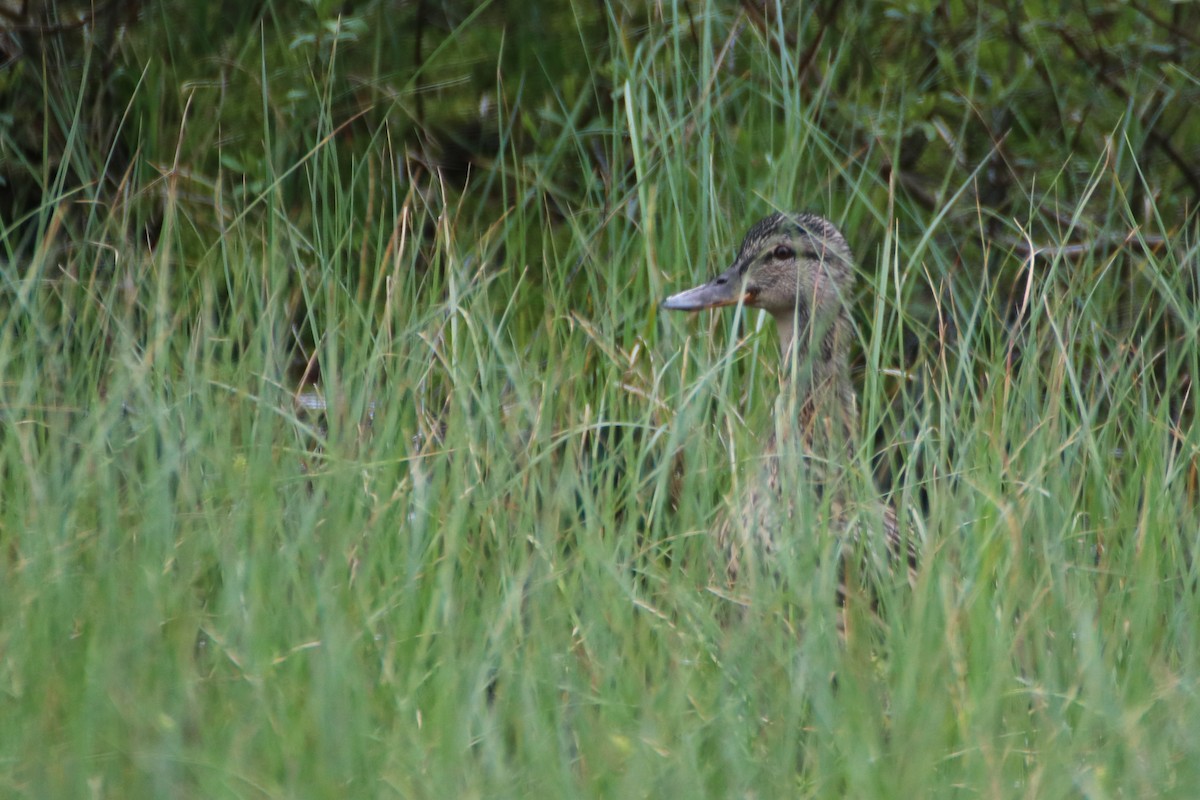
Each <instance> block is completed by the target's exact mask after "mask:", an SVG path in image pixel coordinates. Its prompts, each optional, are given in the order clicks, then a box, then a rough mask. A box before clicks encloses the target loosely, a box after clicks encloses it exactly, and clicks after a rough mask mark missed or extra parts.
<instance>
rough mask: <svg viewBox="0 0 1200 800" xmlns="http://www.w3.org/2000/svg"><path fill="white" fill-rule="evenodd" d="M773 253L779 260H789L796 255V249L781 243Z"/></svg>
mask: <svg viewBox="0 0 1200 800" xmlns="http://www.w3.org/2000/svg"><path fill="white" fill-rule="evenodd" d="M772 255H773V256H775V259H776V260H777V261H787V260H788V259H790V258H793V257H794V256H795V255H796V251H795V250H793V249H792V248H790V247H788V246H787V245H786V244H781V245H779V246H778V247H776V248H775V252H774V253H772Z"/></svg>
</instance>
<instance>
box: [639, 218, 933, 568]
mask: <svg viewBox="0 0 1200 800" xmlns="http://www.w3.org/2000/svg"><path fill="white" fill-rule="evenodd" d="M853 285H854V261H853V256H852V255H851V253H850V247H849V245H847V244H846V240H845V239H844V238H843V237H842V234H841V233H840V232H839V231H838V230H837V228H835V227H834V226H833V224H832V223H830V222H829V221H828V220H826V219H823V218H822V217H819V216H815V215H812V214H772V215H771V216H769V217H766V218H765V219H762V220H760V221H759V222H757V223H755V225H754V226H753V227H752V228H750V231H749V232H748V233H747V234H746V237H745V239H744V240H743V242H742V246H741V249H740V250H739V251H738V255H737V258H736V259H734V262H733V264H732V265H731V266H730V267H729V268H728V269H726V270H725V271H724V272H722V273H721V274H720V275H718V276H717V277H716V278H714V279H713V280H711V281H709V282H708V283H705V284H703V285H701V286H697V287H696V288H694V289H689V290H687V291H684V292H680V293H678V294H675V295H672V296H671V297H669V298H667V299H666V301H664V302H663V308H666V309H671V310H678V311H699V310H702V309H706V308H718V307H721V306H736V305H738V304H739V303H740V304H742V305H745V306H748V307H751V308H761V309H764V310H765V311H767V312H769V313H770V314H771V315H772V316H773V317H774V318H775V324H776V327H777V328H778V331H779V343H780V349H781V354H782V360H783V365H784V368H783V369H781V370H780V374H781V379H782V384H783V386H782V390H781V392H780V395H779V398H778V400H777V401H776V404H775V415H774V416H775V428H774V431H773V432H772V434H771V435H770V437H769V439H768V441H767V443H766V447H765V453H764V458H763V463H762V466H761V468H760V470H759V474H758V475H756V476H754V477H753V478H752V479H751V480H750V482H749V484H748V486H747V488H746V490H745V491H744V492H743V495H742V497H740V498H739V508H738V513H736V514H734V515H731V516H727V517H726V518H725V519H724V520H723V521H722V523H721V524H720V525H719V526H718V529H717V535H718V537H719V540H720V542H721V545H722V548H723V550H724V552H726V554H727V556H728V567H727V573H728V576H729V578H730V580H731V581H733V580H736V579H737V578H738V576H739V574H740V573H743V572H745V571H746V567H747V562H759V563H760V564H761V565H763V566H766V567H768V568H769V567H770V566H771V564H772V562H773V561H774V559H775V556H776V554H777V553H778V552H779V550H780V547H781V545H782V544H783V543H784V541H785V538H784V537H786V536H788V535H791V534H792V533H793V532H794V531H796V530H797V529H799V528H801V527H802V525H803V523H802V517H803V516H804V515H806V514H807V515H809V516H808V517H807V519H808V521H809V523H810V525H809V527H811V528H812V529H827V530H830V531H833V532H836V533H838V534H843V535H845V534H849V535H848V536H845V538H847V539H852V538H863V537H866V538H868V543H869V541H870V540H871V539H874V538H876V537H875V536H872V535H871V533H872V531H880V532H882V534H883V536H884V540H885V541H886V543H887V550H888V552H889V553H890V554H891V555H892V556H896V555H897V554H900V553H904V554H905V559H904V560H905V561H907V562H908V566H909V567H910V568H911V566H912V565H913V563H914V562H915V554H914V553H913V552H912V551H911V550H910V549H906V548H905V546H904V544H903V543H902V541H901V536H900V533H899V526H898V525H897V521H896V515H895V512H894V511H893V510H892V508H891V507H890V506H886V505H883V504H878V505H876V506H875V507H873V508H862V507H861V505H856V504H854V503H851V502H849V501H847V500H846V499H845V498H844V495H845V493H846V491H847V490H848V489H849V488H850V487H849V486H847V480H846V474H847V470H846V467H847V465H848V464H849V463H850V461H851V459H852V457H853V453H854V450H855V441H856V434H855V431H856V429H857V422H858V403H857V397H856V395H855V392H854V388H853V385H852V384H851V382H850V370H849V364H848V354H849V347H850V338H851V336H852V325H851V322H850V315H849V310H848V304H849V302H850V294H851V292H852V289H853ZM801 503H805V504H807V506H801V505H799V504H801Z"/></svg>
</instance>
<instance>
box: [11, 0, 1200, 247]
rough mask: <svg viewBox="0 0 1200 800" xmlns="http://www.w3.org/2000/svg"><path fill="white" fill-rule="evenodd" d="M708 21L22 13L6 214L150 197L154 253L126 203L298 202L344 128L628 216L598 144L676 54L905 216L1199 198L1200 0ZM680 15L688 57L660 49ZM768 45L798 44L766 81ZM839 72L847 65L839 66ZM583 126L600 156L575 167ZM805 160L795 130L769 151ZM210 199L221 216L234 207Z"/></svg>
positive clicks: (622, 179) (751, 5)
mask: <svg viewBox="0 0 1200 800" xmlns="http://www.w3.org/2000/svg"><path fill="white" fill-rule="evenodd" d="M694 6H695V4H693V3H689V2H676V3H639V2H609V3H603V2H571V3H548V2H538V0H506V1H504V2H501V1H500V0H497V2H487V3H479V4H476V3H469V2H455V1H453V0H446V1H444V2H439V1H438V0H375V1H374V2H329V1H327V0H321V1H318V0H309V1H304V0H279V1H278V2H270V1H269V0H262V1H260V2H250V3H243V2H229V1H228V0H227V1H226V2H212V3H193V2H187V0H125V1H124V2H116V1H115V0H110V2H99V3H96V2H82V1H81V0H27V2H15V0H8V2H7V3H6V4H5V6H4V8H3V10H2V13H0V57H2V58H3V69H2V71H0V95H2V97H3V107H4V109H5V111H4V113H3V115H2V116H0V182H2V183H0V213H2V214H3V217H4V219H5V220H6V224H7V225H9V226H12V225H21V224H25V223H29V222H31V221H36V220H37V219H38V212H39V205H40V204H41V202H42V198H44V197H46V196H48V195H52V194H53V193H52V192H50V191H49V190H50V189H52V188H53V187H54V186H58V187H60V188H61V189H66V190H69V191H70V190H74V191H77V193H76V194H75V195H74V196H75V197H77V198H79V199H81V200H82V199H85V198H86V199H87V200H88V201H91V202H98V203H100V204H102V205H103V206H105V207H107V208H109V209H110V213H113V212H115V206H116V205H119V204H122V203H127V202H131V201H133V202H134V205H135V209H134V210H132V212H131V213H132V216H126V215H122V218H123V219H125V220H127V221H129V222H131V223H132V224H131V225H130V226H129V229H128V230H127V231H126V233H127V234H128V235H129V236H130V237H131V238H134V239H139V240H142V241H147V242H150V243H152V242H153V240H154V237H155V230H156V228H157V226H159V225H161V208H156V207H155V206H156V205H157V204H158V203H157V202H156V200H155V199H154V198H152V197H151V198H147V197H128V196H122V190H123V188H124V187H128V186H130V185H132V186H139V187H151V186H154V185H155V181H156V180H157V179H159V178H162V177H163V176H165V175H167V174H168V173H170V172H171V171H174V172H175V173H176V174H177V176H178V177H179V179H180V184H181V188H182V191H183V192H184V193H185V196H186V197H188V198H190V200H191V202H192V203H193V204H194V205H196V206H198V207H201V208H202V207H203V206H205V205H206V204H213V205H219V201H218V198H219V196H220V195H222V194H223V193H229V194H230V195H232V196H236V195H239V194H243V195H244V194H249V195H254V194H256V193H261V192H263V191H266V190H268V189H270V188H277V189H278V190H279V191H282V192H284V193H285V195H286V196H287V197H288V198H289V199H291V200H292V201H293V202H294V203H295V205H296V206H297V213H301V214H303V213H306V212H305V210H304V209H303V206H304V204H305V201H306V198H305V192H304V191H303V190H302V188H301V185H300V184H301V181H300V180H298V179H293V180H287V179H285V180H280V178H281V176H280V175H278V174H275V173H274V172H273V167H272V165H273V164H280V163H284V164H291V163H298V162H300V161H301V160H302V159H303V158H304V157H305V155H306V152H308V150H309V149H310V148H312V147H313V146H315V145H316V144H317V143H318V142H322V141H325V140H326V139H327V140H328V142H327V144H329V145H332V146H333V147H335V148H337V150H338V152H339V153H340V154H341V155H340V159H339V163H340V164H341V165H342V168H343V169H346V170H352V169H355V168H356V159H359V160H361V159H363V158H368V157H369V156H368V155H367V154H368V153H369V150H368V148H367V147H366V144H367V143H369V142H371V141H372V140H374V139H375V138H376V137H381V136H385V137H387V139H388V140H389V141H390V142H391V143H392V145H393V147H394V150H393V151H391V152H393V153H399V154H400V157H398V158H396V159H395V161H394V162H393V163H378V164H375V165H373V166H374V168H377V169H380V170H388V171H395V172H398V173H399V174H401V175H403V176H406V177H408V178H417V177H419V176H421V175H425V174H428V173H430V172H437V173H439V174H440V175H441V176H442V178H443V179H444V180H445V185H446V186H448V187H449V188H451V189H452V190H461V189H462V188H463V187H465V186H467V185H468V183H469V182H470V176H471V175H472V173H474V174H475V175H476V176H479V175H481V174H494V172H495V166H496V163H497V161H498V160H502V159H505V158H508V159H511V161H510V162H509V169H511V170H521V171H527V172H530V173H536V174H537V175H538V180H537V181H536V183H537V185H538V186H539V187H540V188H541V189H542V190H543V191H542V194H543V196H542V198H541V199H542V200H543V201H544V202H546V203H547V204H549V205H550V206H551V207H553V208H554V209H556V210H557V211H558V212H559V213H560V214H562V215H567V214H571V213H576V212H578V211H579V210H580V209H584V208H587V207H588V205H589V203H590V202H591V198H590V197H589V196H587V194H586V192H584V191H583V190H582V188H581V186H582V185H583V184H585V183H586V182H587V180H588V178H587V177H586V176H589V175H591V176H594V177H596V178H598V179H599V180H602V181H603V182H604V184H605V185H606V186H607V187H609V188H610V191H609V193H608V195H607V196H608V197H609V198H610V199H613V200H614V202H616V201H617V200H619V199H621V198H626V199H628V198H630V197H632V196H633V195H634V194H635V189H634V183H635V181H636V179H637V176H636V175H635V173H634V170H633V165H632V163H631V162H632V159H631V158H628V157H626V158H625V159H624V161H623V162H616V163H614V161H613V160H612V158H611V157H612V155H613V154H614V153H617V154H620V153H628V152H629V151H628V150H626V149H623V148H622V149H620V150H617V149H614V148H613V147H612V145H611V144H609V143H607V141H606V138H608V137H612V136H614V135H618V136H620V135H625V136H628V129H627V128H626V126H625V124H624V119H623V116H624V114H625V108H624V106H623V103H622V98H623V92H624V91H626V88H624V87H623V82H624V81H625V80H626V79H627V78H628V75H625V74H622V73H623V65H626V64H628V63H630V62H631V60H633V59H643V60H648V61H651V62H653V61H655V60H658V61H661V63H662V66H663V68H667V67H669V66H671V65H674V64H677V63H679V62H678V61H676V60H675V58H676V56H677V55H678V54H677V53H672V52H667V51H668V50H670V49H671V48H676V49H679V50H685V51H686V50H690V51H692V53H691V54H690V63H693V64H697V65H707V66H701V67H698V68H697V72H696V73H695V74H691V75H677V76H675V78H676V82H677V85H676V87H675V88H676V89H677V90H678V91H679V94H678V95H677V96H674V97H670V98H666V97H662V98H659V99H660V100H661V101H662V102H672V103H676V104H678V105H679V106H680V107H681V108H682V109H684V111H685V113H684V114H683V115H682V116H681V118H682V119H685V120H686V119H688V114H687V113H686V109H687V108H688V107H691V108H693V109H698V108H700V107H702V106H705V105H706V104H707V105H712V106H714V107H715V110H716V111H718V112H721V113H720V114H719V115H718V117H717V121H718V124H719V123H720V122H721V121H724V122H725V123H727V124H736V123H737V122H738V118H739V117H738V113H739V112H738V109H739V107H741V106H742V105H744V104H745V103H746V102H750V101H749V99H748V98H746V97H745V91H746V89H745V87H746V85H749V86H752V87H755V90H756V91H758V92H761V94H762V95H763V96H765V97H768V98H770V97H771V95H772V94H773V93H774V92H775V91H776V87H778V86H780V85H787V84H788V83H792V82H794V83H795V84H798V86H799V88H800V91H801V96H802V97H803V98H805V99H806V100H808V101H809V102H812V103H817V104H819V107H820V110H819V113H818V114H817V115H816V118H817V119H818V121H819V124H820V126H821V127H822V129H823V130H824V131H826V132H827V134H828V137H829V139H830V140H831V141H835V142H838V143H839V145H840V150H841V153H840V155H842V156H843V157H845V158H849V159H867V160H868V161H869V163H870V165H871V169H872V171H873V172H874V173H875V174H876V175H877V176H878V181H877V183H876V184H875V185H874V186H866V187H864V188H865V190H866V191H870V192H874V193H882V192H884V191H886V187H887V185H888V183H889V182H894V183H895V185H896V189H897V190H898V191H899V192H900V193H901V195H902V196H903V197H904V198H906V199H907V200H909V201H911V205H912V207H913V208H915V209H924V210H925V211H926V212H928V213H929V214H930V215H933V214H946V215H948V216H949V217H950V220H951V221H953V222H955V223H956V224H957V225H958V226H961V229H962V230H963V231H970V230H973V229H977V228H978V227H979V225H981V224H982V225H984V226H985V228H988V229H989V230H990V231H991V232H993V233H994V232H995V230H994V226H995V224H996V223H995V220H997V219H1002V218H1006V217H1011V216H1012V215H1014V214H1017V215H1020V214H1023V213H1025V212H1026V211H1027V210H1028V209H1029V208H1040V207H1042V203H1041V200H1042V197H1041V193H1042V192H1045V191H1054V192H1056V193H1057V194H1058V195H1059V202H1058V203H1056V204H1055V208H1057V209H1058V211H1059V212H1060V218H1057V219H1056V218H1050V217H1048V216H1046V215H1043V216H1042V217H1041V218H1040V219H1037V220H1036V221H1035V223H1034V224H1035V225H1037V226H1038V228H1041V230H1039V229H1034V230H1030V231H1029V234H1030V235H1031V236H1034V237H1037V236H1040V235H1042V234H1043V233H1045V232H1046V231H1055V232H1061V231H1062V230H1064V229H1065V228H1067V227H1070V228H1072V230H1073V231H1074V232H1075V234H1074V235H1075V237H1076V238H1077V239H1078V242H1079V243H1080V244H1084V245H1086V246H1096V247H1103V246H1114V244H1119V242H1120V240H1121V239H1123V237H1125V236H1127V235H1128V234H1129V232H1130V230H1132V229H1133V228H1134V227H1143V229H1144V230H1146V231H1147V232H1150V231H1154V230H1158V229H1160V228H1161V227H1163V226H1166V227H1168V228H1170V227H1174V226H1177V225H1179V224H1180V222H1181V221H1182V220H1184V219H1185V218H1186V217H1187V216H1188V214H1189V213H1190V212H1191V211H1192V210H1193V209H1194V208H1195V205H1196V200H1197V198H1198V196H1200V117H1198V115H1197V113H1196V107H1197V101H1198V100H1200V35H1198V34H1197V33H1196V31H1198V30H1200V4H1197V3H1190V2H1174V3H1150V2H1138V0H1133V1H1132V2H1118V1H1117V0H1113V1H1111V2H1089V3H1083V2H1076V0H1040V1H1039V2H1012V1H1011V0H1004V1H1001V0H992V1H991V2H972V3H948V2H939V1H938V0H915V1H914V0H909V1H906V2H895V1H893V0H886V1H885V0H879V1H876V2H866V3H861V4H855V6H853V7H852V6H848V5H847V4H844V3H839V2H808V3H784V4H780V3H775V2H763V0H744V1H743V2H741V3H736V2H727V3H724V4H716V7H717V8H718V9H720V13H718V14H716V15H715V16H712V17H711V18H709V17H706V18H704V19H701V18H700V17H699V16H698V13H699V10H700V9H697V8H694ZM664 21H666V23H667V24H668V25H669V26H670V27H672V28H673V30H674V33H673V38H672V39H670V40H667V41H668V42H669V45H670V47H667V46H664V43H663V41H661V40H659V39H657V38H653V37H652V36H651V32H652V31H657V29H658V26H659V25H660V24H661V23H663V22H664ZM752 38H754V39H760V40H766V42H767V43H768V46H769V48H771V49H773V50H774V51H776V52H781V51H787V52H788V54H789V57H787V58H786V59H783V60H781V61H779V62H778V65H777V66H776V70H775V71H774V72H773V71H770V70H764V69H762V66H763V65H762V62H761V60H760V59H756V58H753V57H752V53H751V52H749V51H751V50H754V49H757V48H756V47H754V46H752V45H750V44H748V39H752ZM841 61H845V62H847V63H848V65H849V66H848V67H847V68H840V69H831V68H830V65H831V64H833V63H837V62H841ZM707 69H711V72H706V70H707ZM780 69H787V70H790V72H791V74H788V75H781V74H778V70H780ZM189 112H190V116H189ZM76 119H79V120H81V121H82V122H83V123H85V124H83V125H81V126H78V127H75V126H73V124H72V123H73V122H74V120H76ZM567 124H569V125H570V126H571V128H572V129H573V130H575V131H577V132H580V133H581V134H582V135H581V136H580V137H578V138H577V139H576V141H578V142H580V143H586V144H587V146H586V147H584V146H580V147H578V148H577V149H576V152H573V153H570V154H568V157H562V154H560V153H558V152H556V150H557V149H559V148H560V147H561V142H562V139H561V137H560V133H561V129H562V127H563V126H564V125H567ZM297 133H302V134H303V135H296V134H297ZM589 134H590V135H589ZM729 135H732V136H734V137H735V138H736V136H737V134H736V132H731V133H730V134H729ZM665 141H666V140H665V139H664V141H660V142H654V141H646V142H643V143H640V146H642V147H650V148H653V147H655V146H662V145H664V143H665ZM683 141H684V142H690V141H694V140H693V139H689V138H688V137H687V136H685V137H684V139H683ZM787 146H788V134H787V131H781V132H780V133H779V135H778V139H777V140H776V141H775V142H774V147H775V149H776V150H778V149H779V148H786V147H787ZM741 150H742V153H743V155H744V156H745V158H746V159H747V160H748V163H755V162H757V163H759V164H760V165H762V164H763V162H764V160H765V159H766V158H767V157H769V156H770V155H772V154H771V153H770V152H763V151H762V149H761V143H760V142H757V141H746V142H744V143H743V145H742V148H741ZM81 153H83V154H88V155H89V156H91V157H90V158H81V157H79V155H80V154H81ZM1131 155H1132V156H1133V157H1130V156H1131ZM1097 165H1108V166H1110V167H1111V168H1112V169H1113V170H1115V171H1116V172H1118V173H1120V174H1122V177H1124V178H1125V179H1126V180H1124V181H1123V182H1122V183H1123V185H1124V186H1126V187H1130V189H1129V190H1130V191H1131V192H1132V193H1133V196H1131V197H1129V198H1128V202H1129V205H1130V207H1132V208H1134V209H1148V208H1150V207H1151V206H1152V205H1153V206H1156V207H1157V208H1158V209H1159V212H1160V213H1161V214H1162V216H1163V217H1164V219H1163V220H1153V219H1137V220H1129V229H1128V230H1109V229H1107V227H1106V225H1105V224H1104V223H1105V222H1106V220H1107V215H1106V213H1104V211H1103V209H1104V207H1105V206H1108V205H1111V204H1112V203H1113V198H1112V196H1111V193H1110V192H1109V191H1105V190H1104V189H1101V190H1100V191H1090V192H1089V191H1085V188H1086V187H1087V186H1088V184H1089V180H1090V179H1091V178H1092V176H1093V174H1094V173H1095V171H1096V169H1097ZM1135 165H1136V166H1135ZM761 170H762V167H761V166H760V171H761ZM766 171H767V172H768V173H769V168H768V169H767V170H766ZM298 177H299V176H293V178H298ZM768 177H769V174H768ZM131 178H135V180H133V181H131V180H130V179H131ZM418 182H419V181H418ZM404 183H405V182H404V181H402V182H401V184H402V185H403V184H404ZM377 185H378V186H379V188H380V191H387V190H388V189H389V188H390V186H392V184H391V183H390V182H388V181H381V182H379V183H378V184H377ZM964 186H966V187H968V188H967V190H966V191H965V192H963V195H962V196H961V197H960V198H959V201H958V202H951V195H952V194H953V193H954V192H956V191H958V190H959V189H960V188H961V187H964ZM1110 188H1111V187H1110ZM501 195H502V190H501V182H500V181H495V180H492V181H486V182H485V181H480V180H478V179H476V180H475V181H474V182H473V183H472V191H471V192H469V193H467V197H466V202H468V203H469V204H471V205H472V206H473V207H476V208H486V207H487V206H488V204H492V205H493V208H492V209H491V210H490V211H488V212H480V213H482V214H484V216H480V217H477V220H482V219H486V218H487V216H494V215H495V213H496V211H497V207H496V204H497V201H498V200H499V201H501V202H503V198H502V197H501ZM139 200H146V201H147V202H145V203H141V202H137V201H139ZM196 211H197V212H199V211H200V208H197V209H196ZM601 211H603V209H601ZM210 212H211V214H212V215H213V216H212V219H211V220H210V222H211V224H213V225H219V222H218V220H217V219H216V216H218V215H219V213H220V209H218V208H212V209H210ZM80 213H82V212H80ZM89 213H97V212H96V211H95V210H91V211H90V212H89ZM981 214H982V215H983V216H984V218H983V219H980V218H979V217H980V216H981ZM989 217H990V218H989ZM199 218H200V219H203V215H201V216H200V217H199ZM1064 218H1065V219H1064ZM1068 222H1069V223H1070V224H1067V223H1068ZM28 227H29V233H28V234H27V235H26V236H24V237H20V238H18V239H17V241H20V242H22V243H23V244H24V246H26V247H32V246H33V245H34V243H35V242H36V238H37V234H36V230H37V228H38V226H37V225H30V226H28ZM950 231H951V232H952V231H953V228H951V229H950ZM1114 238H1116V239H1117V240H1118V241H1117V242H1116V243H1114V242H1113V241H1112V239H1114ZM9 241H13V239H12V237H10V239H9Z"/></svg>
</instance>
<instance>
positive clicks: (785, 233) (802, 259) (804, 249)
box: [662, 214, 854, 360]
mask: <svg viewBox="0 0 1200 800" xmlns="http://www.w3.org/2000/svg"><path fill="white" fill-rule="evenodd" d="M853 264H854V262H853V257H852V256H851V253H850V246H849V245H848V244H846V240H845V238H843V237H842V234H841V233H840V232H839V231H838V229H837V228H836V227H834V225H833V223H831V222H829V220H826V219H824V218H823V217H819V216H816V215H814V214H772V215H771V216H769V217H766V218H764V219H761V220H759V221H758V222H756V223H755V224H754V226H753V227H751V228H750V231H749V232H748V233H747V234H746V238H745V239H743V240H742V246H741V249H740V250H739V251H738V254H737V258H735V259H734V261H733V264H732V265H730V267H729V268H728V269H726V270H725V271H724V272H722V273H721V274H720V275H718V276H717V277H715V278H713V279H712V280H710V281H709V282H708V283H704V284H701V285H700V286H697V287H695V288H693V289H688V290H687V291H683V292H679V293H678V294H673V295H671V296H670V297H668V298H667V299H666V300H665V301H663V304H662V307H663V308H665V309H668V310H671V311H702V310H704V309H706V308H719V307H721V306H736V305H738V304H739V303H740V304H742V305H744V306H747V307H749V308H761V309H763V310H764V311H767V312H769V313H770V314H771V316H773V317H774V318H775V323H776V326H777V327H778V329H779V341H780V345H781V347H782V348H783V353H784V354H785V356H786V355H787V354H789V353H790V352H791V351H792V347H793V344H795V345H796V347H797V350H800V351H804V352H808V351H809V349H810V348H809V344H810V343H811V342H812V341H814V340H819V341H820V345H819V349H820V351H821V355H822V356H823V357H824V359H825V360H829V359H832V358H834V357H836V356H837V355H839V351H840V350H841V348H840V347H838V344H839V342H838V341H837V340H838V339H839V338H844V337H843V334H842V329H843V328H845V327H846V326H848V324H849V322H848V312H847V308H846V306H847V303H848V302H849V294H850V290H851V288H852V286H853V282H854V266H853ZM797 334H799V339H797V338H796V335H797Z"/></svg>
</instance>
